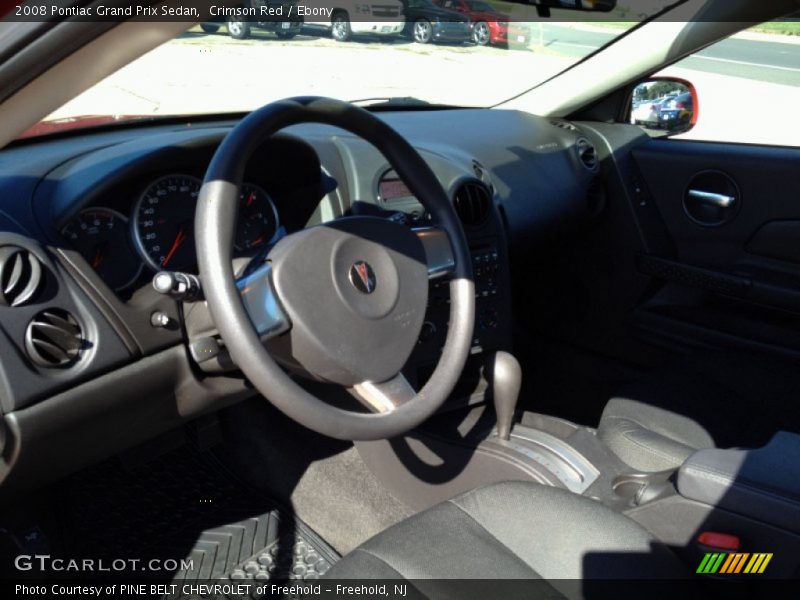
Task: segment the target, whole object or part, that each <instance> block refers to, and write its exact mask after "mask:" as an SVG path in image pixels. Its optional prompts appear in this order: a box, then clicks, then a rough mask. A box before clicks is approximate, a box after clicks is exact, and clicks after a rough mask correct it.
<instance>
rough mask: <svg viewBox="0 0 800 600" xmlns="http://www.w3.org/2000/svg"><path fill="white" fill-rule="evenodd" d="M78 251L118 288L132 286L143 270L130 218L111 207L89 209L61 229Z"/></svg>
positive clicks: (105, 278)
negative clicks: (130, 234)
mask: <svg viewBox="0 0 800 600" xmlns="http://www.w3.org/2000/svg"><path fill="white" fill-rule="evenodd" d="M61 233H62V235H63V236H64V237H65V238H66V239H67V240H68V241H69V243H70V244H71V245H72V247H73V248H75V250H77V251H78V252H80V253H81V256H83V257H84V258H85V259H86V261H87V262H88V263H89V264H90V265H91V266H92V268H93V269H94V270H95V271H97V274H98V275H99V276H100V278H101V279H102V280H103V281H105V282H106V283H107V284H108V286H109V287H110V288H111V289H113V290H115V291H118V290H122V289H124V288H126V287H128V286H129V285H131V284H132V283H133V282H134V281H135V280H136V278H137V277H138V276H139V273H140V272H141V270H142V262H141V261H140V260H139V259H138V257H137V256H136V253H135V252H134V251H133V248H131V245H130V239H129V237H128V219H126V218H125V217H124V216H123V215H121V214H119V213H118V212H117V211H115V210H111V209H109V208H87V209H85V210H82V211H81V212H79V213H78V214H77V215H76V216H75V217H73V218H72V219H71V220H70V221H69V223H67V225H66V226H65V227H64V229H63V230H62V231H61Z"/></svg>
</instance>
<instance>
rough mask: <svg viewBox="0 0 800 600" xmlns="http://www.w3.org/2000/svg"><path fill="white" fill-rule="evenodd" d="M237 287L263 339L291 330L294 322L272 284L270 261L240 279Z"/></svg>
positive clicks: (254, 325) (248, 314)
mask: <svg viewBox="0 0 800 600" xmlns="http://www.w3.org/2000/svg"><path fill="white" fill-rule="evenodd" d="M236 287H237V288H238V289H239V295H240V297H241V298H242V304H243V305H244V309H245V311H247V316H249V317H250V321H251V322H252V323H253V327H254V328H255V330H256V332H257V333H258V335H259V337H260V338H261V340H262V341H264V340H268V339H270V338H272V337H275V336H277V335H280V334H282V333H285V332H287V331H289V329H290V328H291V325H292V324H291V322H290V321H289V317H287V316H286V313H285V312H284V311H283V308H282V307H281V304H280V302H279V301H278V295H277V294H276V293H275V288H274V287H273V286H272V265H271V264H270V263H264V264H263V265H262V266H261V267H259V268H258V269H256V270H255V271H253V272H252V273H250V274H249V275H246V276H245V277H242V278H241V279H238V280H237V281H236Z"/></svg>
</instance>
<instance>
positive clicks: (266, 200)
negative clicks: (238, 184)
mask: <svg viewBox="0 0 800 600" xmlns="http://www.w3.org/2000/svg"><path fill="white" fill-rule="evenodd" d="M277 230H278V212H277V210H276V209H275V205H274V204H273V203H272V199H271V198H270V197H269V194H267V192H265V191H264V190H263V189H261V188H260V187H258V186H257V185H253V184H250V183H245V184H243V185H242V189H241V193H240V194H239V222H238V225H237V227H236V242H235V243H234V245H235V247H236V249H237V250H239V251H240V252H245V251H247V250H251V249H253V248H258V247H259V246H262V245H263V244H266V243H267V242H269V241H270V240H271V239H272V238H273V236H274V235H275V232H276V231H277Z"/></svg>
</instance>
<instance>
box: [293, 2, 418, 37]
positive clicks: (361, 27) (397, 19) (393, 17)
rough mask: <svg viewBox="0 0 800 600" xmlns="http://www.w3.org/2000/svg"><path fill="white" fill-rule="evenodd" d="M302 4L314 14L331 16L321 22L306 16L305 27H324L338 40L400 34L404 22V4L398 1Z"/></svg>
mask: <svg viewBox="0 0 800 600" xmlns="http://www.w3.org/2000/svg"><path fill="white" fill-rule="evenodd" d="M303 6H304V8H305V9H306V10H309V11H312V12H316V13H317V14H329V15H330V18H328V19H325V20H321V21H314V20H312V19H313V18H314V17H310V18H305V19H304V26H306V27H310V28H314V29H325V30H327V31H329V32H330V34H331V37H332V38H333V39H334V40H336V41H337V42H346V41H348V40H350V39H351V38H352V37H353V35H363V34H369V35H380V36H394V35H397V34H399V33H402V31H403V29H404V27H405V23H406V20H405V16H404V15H403V5H402V3H401V2H399V1H398V0H375V1H374V2H357V1H355V0H336V1H335V2H332V1H331V0H306V1H304V2H303ZM316 18H319V17H316ZM371 19H376V20H371Z"/></svg>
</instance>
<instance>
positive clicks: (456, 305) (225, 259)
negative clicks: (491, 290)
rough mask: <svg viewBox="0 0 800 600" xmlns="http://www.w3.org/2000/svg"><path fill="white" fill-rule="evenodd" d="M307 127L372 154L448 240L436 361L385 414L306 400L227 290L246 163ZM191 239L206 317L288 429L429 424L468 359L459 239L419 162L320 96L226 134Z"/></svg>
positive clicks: (392, 432) (390, 433)
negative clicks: (444, 309)
mask: <svg viewBox="0 0 800 600" xmlns="http://www.w3.org/2000/svg"><path fill="white" fill-rule="evenodd" d="M310 122H313V123H320V124H327V125H332V126H335V127H340V128H342V129H345V130H347V131H349V132H350V133H353V134H355V135H358V136H360V137H361V138H363V139H365V140H366V141H368V142H370V143H371V144H372V145H373V146H375V147H376V148H377V149H378V150H379V151H381V152H382V153H383V154H384V156H385V157H386V159H387V160H388V161H389V163H390V164H391V165H392V167H393V168H394V169H395V170H396V171H397V173H398V174H399V175H400V177H401V178H403V179H404V180H405V181H406V182H407V184H408V187H409V188H410V189H411V192H412V193H413V194H414V195H415V196H416V197H417V198H419V199H420V201H421V202H422V203H423V204H424V205H425V206H426V208H427V209H428V210H429V211H430V212H431V213H432V214H433V216H434V217H435V218H436V221H437V225H438V226H439V227H440V228H442V229H443V230H444V231H445V232H447V234H448V236H449V239H450V245H451V249H452V252H453V258H454V261H455V268H454V271H453V277H452V279H451V281H450V297H451V302H450V322H449V325H448V332H447V336H446V340H445V344H444V347H443V350H442V355H441V358H440V360H439V363H438V364H437V366H436V368H435V370H434V372H433V374H432V375H431V377H430V379H429V380H428V382H427V383H426V384H425V386H424V387H423V388H422V389H421V390H419V392H417V394H416V396H415V397H414V398H413V399H412V400H410V401H408V402H406V403H404V404H402V405H400V406H399V407H397V408H396V409H395V410H393V411H390V412H386V413H358V412H352V411H347V410H343V409H340V408H336V407H334V406H331V405H330V404H328V403H326V402H324V401H323V400H320V399H319V398H316V397H315V396H313V395H311V394H309V393H308V392H306V391H305V390H304V389H303V388H302V387H301V386H300V385H299V384H297V383H296V382H295V381H294V380H292V378H291V377H289V376H288V375H287V374H286V373H285V372H284V371H283V369H282V368H281V367H280V366H279V365H278V364H277V363H276V362H275V360H274V359H273V358H272V357H271V356H270V354H269V353H268V352H267V350H266V348H265V347H264V345H263V343H262V342H261V340H260V339H259V337H258V334H257V333H256V331H255V329H254V327H253V325H252V324H251V322H250V318H249V317H248V315H247V312H246V310H245V308H244V306H243V304H242V301H241V298H240V296H239V291H238V289H237V287H236V284H235V279H234V273H233V266H232V258H233V256H232V252H233V239H234V234H235V227H236V218H237V207H238V197H239V187H240V186H241V184H242V180H243V177H244V169H245V164H246V162H247V159H248V158H249V157H250V156H251V155H252V153H253V151H254V150H255V149H256V148H258V147H259V146H260V145H261V144H262V143H263V142H264V141H265V140H266V139H267V138H269V137H270V136H272V135H273V134H275V133H277V132H278V131H280V130H281V129H284V128H286V127H288V126H291V125H295V124H299V123H310ZM195 236H196V245H197V258H198V264H199V269H200V276H201V278H202V281H203V288H204V292H205V296H206V300H207V302H208V307H209V311H210V313H211V317H212V319H213V320H214V322H215V324H216V326H217V329H218V330H219V333H220V335H221V336H222V338H223V340H225V344H226V347H227V348H228V350H229V352H230V354H231V357H232V359H233V360H234V362H235V363H236V364H237V365H238V366H239V368H240V369H241V370H242V371H243V372H244V374H245V375H246V376H247V377H248V379H249V380H250V382H251V383H252V384H253V385H254V386H255V388H256V389H257V390H258V391H259V392H260V393H261V394H262V395H263V396H264V397H266V398H267V399H268V400H269V401H270V402H271V403H272V404H273V405H274V406H275V407H277V408H278V409H279V410H280V411H281V412H283V413H284V414H286V415H287V416H288V417H290V418H292V419H294V420H295V421H297V422H298V423H300V424H302V425H304V426H306V427H308V428H309V429H312V430H314V431H316V432H318V433H321V434H323V435H327V436H330V437H333V438H337V439H343V440H377V439H386V438H391V437H394V436H396V435H399V434H401V433H404V432H406V431H409V430H411V429H413V428H414V427H416V426H417V425H419V424H420V423H422V422H423V421H424V420H425V419H427V418H428V417H430V416H431V415H432V414H433V413H434V412H435V411H436V410H437V409H438V408H439V407H440V406H441V405H442V404H443V403H444V401H445V400H446V399H447V397H448V396H449V395H450V393H451V392H452V390H453V388H454V387H455V385H456V383H457V381H458V379H459V377H460V376H461V372H462V371H463V368H464V365H465V363H466V360H467V357H468V355H469V350H470V346H471V341H472V332H473V324H474V316H475V292H474V284H473V280H472V268H471V260H470V255H469V247H468V245H467V240H466V236H465V235H464V231H463V229H462V227H461V223H460V221H459V220H458V217H457V216H456V213H455V211H454V209H453V206H452V204H451V203H450V200H449V198H448V196H447V194H446V193H445V191H444V189H443V188H442V186H441V184H440V183H439V180H438V179H437V178H436V176H435V175H434V173H433V171H431V169H430V167H429V166H428V165H427V163H426V162H425V161H424V160H423V159H422V157H421V156H420V155H419V154H418V153H417V151H416V150H415V149H414V148H413V147H412V146H411V145H410V144H409V143H408V142H407V141H406V140H405V139H404V138H403V137H402V136H400V135H399V134H398V133H397V132H395V131H394V130H393V129H392V128H391V127H389V126H388V125H387V124H386V123H384V122H383V121H381V120H380V119H378V118H377V117H375V116H374V115H372V114H371V113H370V112H368V111H366V110H364V109H361V108H358V107H356V106H353V105H351V104H348V103H346V102H341V101H338V100H332V99H329V98H317V97H302V98H291V99H287V100H282V101H279V102H274V103H271V104H268V105H267V106H264V107H263V108H260V109H258V110H256V111H254V112H252V113H250V114H249V115H248V116H247V117H245V118H244V119H243V120H242V121H241V122H240V123H239V124H237V125H236V126H235V127H234V128H233V129H232V130H231V131H230V132H229V133H228V135H227V136H226V137H225V139H224V140H223V141H222V143H221V144H220V146H219V148H218V149H217V151H216V152H215V154H214V157H213V159H212V161H211V164H210V165H209V167H208V170H207V172H206V176H205V179H204V182H203V187H202V188H201V190H200V196H199V199H198V206H197V214H196V217H195Z"/></svg>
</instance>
